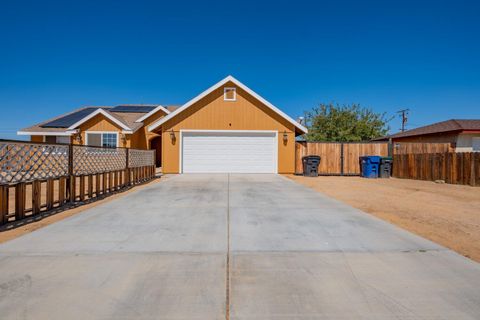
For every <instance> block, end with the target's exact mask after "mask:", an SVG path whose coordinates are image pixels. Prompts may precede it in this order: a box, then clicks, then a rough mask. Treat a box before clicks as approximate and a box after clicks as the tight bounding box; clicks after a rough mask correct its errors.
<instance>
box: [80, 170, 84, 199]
mask: <svg viewBox="0 0 480 320" xmlns="http://www.w3.org/2000/svg"><path fill="white" fill-rule="evenodd" d="M80 201H85V175H83V174H82V175H81V176H80Z"/></svg>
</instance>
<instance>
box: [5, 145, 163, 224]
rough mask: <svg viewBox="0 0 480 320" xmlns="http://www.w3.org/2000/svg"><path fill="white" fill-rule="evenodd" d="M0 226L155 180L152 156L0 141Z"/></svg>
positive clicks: (130, 151) (150, 153) (144, 152)
mask: <svg viewBox="0 0 480 320" xmlns="http://www.w3.org/2000/svg"><path fill="white" fill-rule="evenodd" d="M0 169H1V172H0V225H2V224H5V223H8V222H12V221H19V220H21V219H23V218H26V217H31V216H35V215H37V214H39V213H41V212H45V211H50V210H52V209H56V208H60V207H62V206H64V205H67V204H74V203H78V202H82V201H85V200H91V199H94V198H98V197H103V196H107V195H108V194H111V193H113V192H115V191H118V190H121V189H124V188H127V187H130V186H133V185H136V184H139V183H142V182H145V181H147V180H150V179H153V178H154V177H155V150H137V149H126V148H102V147H90V146H77V145H66V144H47V143H33V142H25V141H12V140H0Z"/></svg>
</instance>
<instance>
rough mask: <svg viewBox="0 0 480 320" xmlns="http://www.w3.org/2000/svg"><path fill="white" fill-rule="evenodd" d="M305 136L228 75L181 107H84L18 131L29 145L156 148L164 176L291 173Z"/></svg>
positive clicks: (261, 99) (295, 123)
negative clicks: (300, 139)
mask: <svg viewBox="0 0 480 320" xmlns="http://www.w3.org/2000/svg"><path fill="white" fill-rule="evenodd" d="M306 132H307V129H306V128H305V127H304V126H302V125H301V124H300V123H298V122H296V121H295V120H293V119H292V118H291V117H289V116H288V115H287V114H285V113H284V112H282V111H281V110H280V109H278V108H277V107H275V106H274V105H272V104H271V103H270V102H268V101H267V100H265V99H264V98H262V97H260V96H259V95H258V94H256V93H255V92H254V91H252V90H251V89H250V88H248V87H247V86H245V85H244V84H242V83H241V82H240V81H238V80H236V79H235V78H233V77H232V76H228V77H226V78H225V79H223V80H221V81H220V82H218V83H217V84H215V85H213V86H212V87H210V88H209V89H207V90H206V91H204V92H202V93H200V94H199V95H198V96H196V97H194V98H193V99H191V100H190V101H188V102H187V103H185V104H184V105H182V106H179V107H176V108H174V107H166V108H165V107H163V106H160V105H159V106H155V105H133V106H132V105H122V106H117V107H87V108H82V109H80V110H76V111H74V112H72V113H69V114H66V115H62V116H60V117H57V118H54V119H50V120H48V121H45V122H43V123H40V124H38V125H35V126H32V127H29V128H26V129H23V130H21V131H19V132H18V134H23V135H30V136H31V140H32V141H38V142H42V141H44V142H64V143H73V144H84V145H92V146H106V147H115V146H120V147H131V148H141V149H156V150H157V155H158V156H159V158H158V159H157V162H158V164H160V163H161V165H162V170H163V172H164V173H210V172H232V173H233V172H236V173H293V172H294V171H295V137H296V136H298V135H301V134H304V133H306Z"/></svg>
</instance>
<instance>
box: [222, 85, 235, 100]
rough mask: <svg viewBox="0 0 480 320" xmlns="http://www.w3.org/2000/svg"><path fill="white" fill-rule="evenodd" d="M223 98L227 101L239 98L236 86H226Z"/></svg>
mask: <svg viewBox="0 0 480 320" xmlns="http://www.w3.org/2000/svg"><path fill="white" fill-rule="evenodd" d="M223 100H225V101H236V100H237V90H236V88H224V89H223Z"/></svg>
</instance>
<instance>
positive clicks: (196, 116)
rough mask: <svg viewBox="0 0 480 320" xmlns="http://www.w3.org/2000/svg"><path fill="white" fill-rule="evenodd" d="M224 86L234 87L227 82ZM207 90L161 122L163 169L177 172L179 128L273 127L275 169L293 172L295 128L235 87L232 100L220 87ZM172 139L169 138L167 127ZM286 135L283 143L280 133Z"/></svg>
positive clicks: (247, 128) (252, 128)
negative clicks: (227, 99) (190, 104)
mask: <svg viewBox="0 0 480 320" xmlns="http://www.w3.org/2000/svg"><path fill="white" fill-rule="evenodd" d="M224 87H235V85H233V84H232V83H227V84H226V85H225V86H224ZM224 87H221V88H219V89H217V90H215V91H214V92H212V93H210V94H209V95H208V96H207V97H205V98H203V99H202V100H200V101H199V102H197V103H195V104H194V105H192V106H191V107H190V108H189V109H187V110H185V111H184V112H182V113H180V114H179V115H177V116H176V117H174V118H172V119H171V120H169V121H168V122H166V123H165V124H164V125H163V126H162V129H161V130H162V132H164V134H163V138H162V154H163V155H164V161H163V171H164V172H165V173H178V172H179V144H180V141H179V137H180V135H179V131H180V130H182V129H196V130H274V131H278V132H279V134H278V172H279V173H293V172H294V169H295V132H294V130H295V128H294V125H293V124H291V123H289V122H288V121H286V120H285V119H283V118H282V117H280V116H279V115H278V114H276V113H275V112H274V111H272V110H271V109H270V108H268V107H266V106H265V105H263V104H262V103H260V102H259V101H257V100H256V99H255V98H253V97H251V96H250V95H249V94H248V93H246V92H245V91H243V90H241V89H240V88H237V100H236V101H224V100H223V88H224ZM171 130H173V131H174V132H175V135H176V140H175V141H174V142H172V140H171V138H170V131H171ZM284 132H286V133H287V135H288V141H287V143H284V141H283V133H284Z"/></svg>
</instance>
